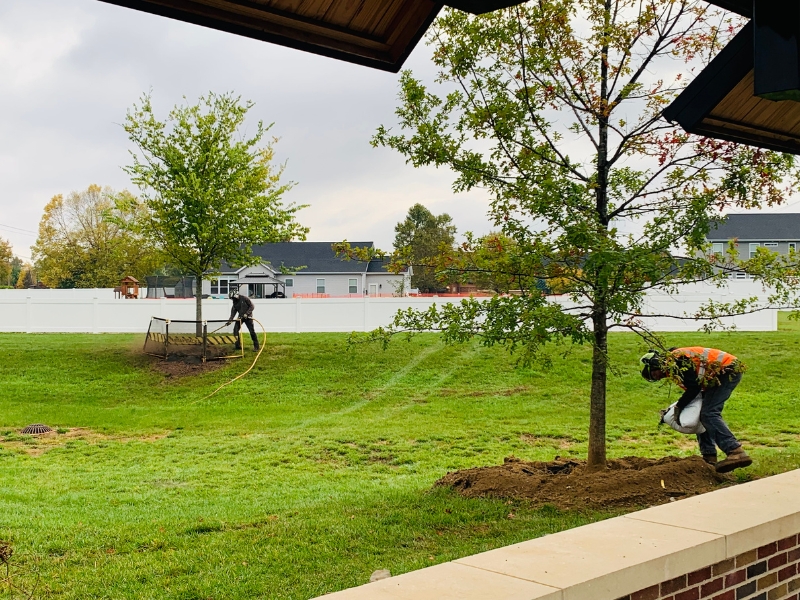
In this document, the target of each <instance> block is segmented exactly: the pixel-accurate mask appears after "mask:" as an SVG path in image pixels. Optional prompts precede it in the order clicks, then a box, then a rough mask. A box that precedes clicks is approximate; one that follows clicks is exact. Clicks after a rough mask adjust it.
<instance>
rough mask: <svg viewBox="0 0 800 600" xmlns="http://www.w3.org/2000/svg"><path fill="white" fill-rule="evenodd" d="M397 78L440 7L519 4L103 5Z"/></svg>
mask: <svg viewBox="0 0 800 600" xmlns="http://www.w3.org/2000/svg"><path fill="white" fill-rule="evenodd" d="M102 1H103V2H107V3H109V4H116V5H118V6H124V7H127V8H133V9H136V10H141V11H144V12H148V13H152V14H156V15H161V16H164V17H169V18H172V19H177V20H179V21H186V22H187V23H194V24H196V25H202V26H204V27H210V28H212V29H218V30H220V31H226V32H228V33H235V34H237V35H242V36H245V37H250V38H254V39H257V40H261V41H265V42H272V43H275V44H280V45H282V46H289V47H290V48H297V49H298V50H305V51H306V52H312V53H314V54H321V55H323V56H330V57H332V58H338V59H341V60H345V61H347V62H352V63H357V64H361V65H366V66H369V67H375V68H378V69H382V70H385V71H392V72H397V71H399V70H400V67H401V66H402V65H403V62H404V61H405V60H406V58H407V57H408V55H409V54H410V53H411V51H412V50H413V49H414V47H415V46H416V45H417V42H419V40H420V39H421V38H422V36H423V35H424V34H425V31H426V30H427V29H428V27H429V26H430V24H431V23H432V22H433V20H434V19H435V18H436V15H437V14H438V13H439V11H440V10H441V8H442V6H443V4H447V5H448V6H453V7H454V8H459V9H461V10H465V11H467V12H472V13H475V14H477V13H483V12H489V11H492V10H496V9H498V8H504V7H507V6H513V5H515V4H519V0H447V2H444V3H443V2H442V0H301V1H300V2H298V1H296V0H102Z"/></svg>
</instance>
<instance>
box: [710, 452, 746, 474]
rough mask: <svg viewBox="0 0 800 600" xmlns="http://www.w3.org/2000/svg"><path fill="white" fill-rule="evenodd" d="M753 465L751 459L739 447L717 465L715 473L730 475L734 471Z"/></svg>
mask: <svg viewBox="0 0 800 600" xmlns="http://www.w3.org/2000/svg"><path fill="white" fill-rule="evenodd" d="M752 464H753V459H752V458H750V457H749V456H748V455H747V452H745V451H744V448H742V447H741V446H739V447H738V448H736V450H734V451H733V452H731V453H730V454H728V456H727V457H726V458H725V459H724V460H721V461H719V462H718V463H717V466H716V467H715V468H716V470H717V473H730V472H731V471H733V470H734V469H743V468H744V467H749V466H750V465H752Z"/></svg>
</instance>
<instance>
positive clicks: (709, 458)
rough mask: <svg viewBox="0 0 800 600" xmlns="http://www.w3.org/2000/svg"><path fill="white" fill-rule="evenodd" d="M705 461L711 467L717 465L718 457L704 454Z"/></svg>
mask: <svg viewBox="0 0 800 600" xmlns="http://www.w3.org/2000/svg"><path fill="white" fill-rule="evenodd" d="M703 460H704V461H706V463H708V464H709V465H715V464H717V455H716V454H703Z"/></svg>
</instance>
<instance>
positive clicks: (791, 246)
mask: <svg viewBox="0 0 800 600" xmlns="http://www.w3.org/2000/svg"><path fill="white" fill-rule="evenodd" d="M792 251H795V252H797V242H789V252H792Z"/></svg>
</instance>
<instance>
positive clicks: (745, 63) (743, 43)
mask: <svg viewBox="0 0 800 600" xmlns="http://www.w3.org/2000/svg"><path fill="white" fill-rule="evenodd" d="M752 69H753V23H752V22H750V23H748V24H747V25H745V26H744V27H743V28H742V30H741V31H740V32H739V33H737V34H736V36H734V38H733V39H732V40H731V41H730V42H728V45H727V46H725V47H724V48H723V49H722V50H720V52H719V54H717V56H715V57H714V59H713V60H712V61H711V62H710V63H709V64H708V65H707V66H706V68H705V69H703V70H702V71H700V73H698V75H697V77H695V78H694V81H692V82H691V83H690V84H689V85H688V86H686V89H685V90H683V92H681V94H680V95H679V96H678V97H677V98H675V100H673V101H672V104H670V105H669V106H668V107H667V108H665V109H664V110H663V111H662V113H661V114H662V115H663V117H664V118H665V119H666V120H667V121H669V122H670V123H675V122H677V123H679V124H680V126H681V127H683V128H684V129H685V130H686V131H688V132H689V133H697V134H700V135H706V132H705V131H702V130H701V129H699V128H698V126H699V125H700V123H701V121H702V120H703V119H704V118H705V117H706V115H708V113H709V112H711V111H712V110H713V109H714V107H715V106H716V105H717V104H719V103H720V102H721V101H722V99H723V98H725V96H726V95H728V94H729V93H730V91H731V90H732V89H733V88H734V87H736V85H737V84H738V83H739V82H740V81H741V80H742V79H743V78H744V77H745V76H746V75H747V74H748V73H749V72H750V71H751V70H752ZM726 133H727V132H726ZM714 137H722V133H717V134H715V135H714ZM725 139H727V138H725ZM730 141H739V140H730ZM751 143H752V142H751Z"/></svg>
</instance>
